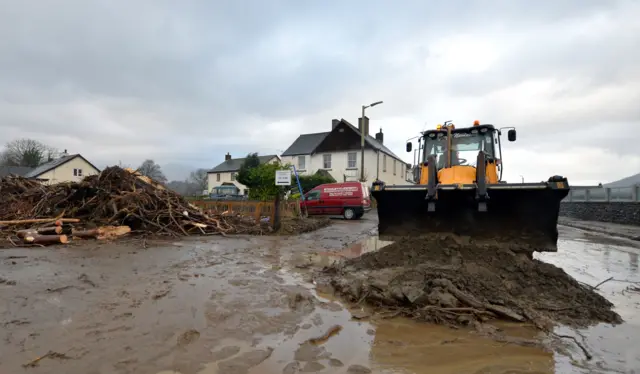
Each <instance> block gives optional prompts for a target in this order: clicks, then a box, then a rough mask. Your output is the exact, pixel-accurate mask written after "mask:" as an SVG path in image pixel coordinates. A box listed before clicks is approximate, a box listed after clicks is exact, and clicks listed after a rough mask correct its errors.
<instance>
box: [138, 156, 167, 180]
mask: <svg viewBox="0 0 640 374" xmlns="http://www.w3.org/2000/svg"><path fill="white" fill-rule="evenodd" d="M137 171H138V172H139V173H140V174H142V175H144V176H147V177H149V178H151V179H154V180H156V181H157V182H160V183H165V182H166V181H167V177H165V176H164V173H163V172H162V168H160V165H158V164H156V163H155V162H154V161H153V160H144V162H143V163H142V165H140V167H138V170H137Z"/></svg>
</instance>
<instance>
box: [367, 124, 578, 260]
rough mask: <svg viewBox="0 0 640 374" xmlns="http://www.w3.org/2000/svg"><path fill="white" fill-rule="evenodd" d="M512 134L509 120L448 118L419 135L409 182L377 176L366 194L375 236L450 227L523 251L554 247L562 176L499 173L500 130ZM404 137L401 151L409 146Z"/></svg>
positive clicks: (563, 184)
mask: <svg viewBox="0 0 640 374" xmlns="http://www.w3.org/2000/svg"><path fill="white" fill-rule="evenodd" d="M505 129H506V130H508V131H507V138H508V140H509V141H511V142H513V141H515V140H516V130H515V128H513V127H508V128H500V129H498V128H496V127H494V126H493V125H490V124H480V122H479V121H475V122H474V123H473V125H472V126H466V127H456V126H455V125H454V124H453V123H451V121H447V122H445V123H444V124H442V125H438V126H437V127H436V128H435V129H434V130H427V131H424V132H421V134H420V135H419V136H418V137H417V138H418V147H417V149H416V150H415V153H416V154H417V159H418V160H417V162H416V163H415V164H416V167H415V168H414V184H410V183H408V184H407V185H386V184H385V183H384V182H382V181H375V182H374V183H373V185H372V188H371V194H372V196H373V197H374V198H375V200H376V203H377V210H378V219H379V224H378V233H379V235H381V236H388V237H397V236H401V237H402V236H405V237H406V236H416V235H417V236H421V235H425V234H426V235H428V234H431V233H453V234H457V235H461V236H468V237H470V238H471V239H474V240H475V239H489V240H491V241H498V242H502V243H507V244H508V245H509V246H519V247H523V246H524V247H526V248H521V249H522V250H523V251H526V252H530V251H531V253H532V251H538V252H556V251H557V241H558V229H557V223H558V215H559V212H560V202H561V200H562V199H563V198H564V197H565V196H567V194H568V193H569V183H568V181H567V179H566V178H564V177H561V176H553V177H551V178H549V180H548V181H546V182H540V183H524V181H523V182H522V183H507V182H505V181H502V172H503V169H504V166H503V163H502V146H501V139H500V137H501V135H502V131H503V130H505ZM412 148H413V146H412V142H411V141H408V142H407V152H411V151H412Z"/></svg>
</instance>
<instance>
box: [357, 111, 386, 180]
mask: <svg viewBox="0 0 640 374" xmlns="http://www.w3.org/2000/svg"><path fill="white" fill-rule="evenodd" d="M378 104H382V101H376V102H375V103H371V104H369V105H363V106H362V119H361V121H362V122H361V125H360V126H361V128H360V181H361V182H364V131H365V128H364V118H365V117H364V110H365V109H367V108H370V107H374V106H376V105H378Z"/></svg>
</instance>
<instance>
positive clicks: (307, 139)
mask: <svg viewBox="0 0 640 374" xmlns="http://www.w3.org/2000/svg"><path fill="white" fill-rule="evenodd" d="M340 122H342V123H344V124H346V125H347V126H349V127H350V128H351V129H352V130H353V131H355V132H356V134H358V136H361V135H360V130H358V128H357V127H355V126H354V125H352V124H351V123H349V122H348V121H347V120H345V119H344V118H343V119H340ZM330 133H331V131H327V132H319V133H315V134H303V135H300V136H299V137H298V139H296V140H295V141H294V142H293V144H291V146H290V147H289V148H287V150H286V151H284V153H283V154H282V155H283V156H296V155H308V154H312V153H313V151H315V149H316V148H317V147H318V146H319V145H320V143H322V141H323V140H324V139H325V138H326V137H327V135H329V134H330ZM365 141H366V142H367V144H369V145H370V146H371V147H373V148H374V149H377V150H379V151H381V152H384V153H386V154H388V155H389V156H391V157H393V158H396V159H398V160H400V161H402V159H401V158H400V157H398V156H397V155H396V154H395V153H393V152H391V150H390V149H389V148H387V147H386V146H385V145H384V144H382V143H380V142H378V141H377V140H376V138H374V137H372V136H371V135H367V136H366V137H365ZM403 162H404V161H403Z"/></svg>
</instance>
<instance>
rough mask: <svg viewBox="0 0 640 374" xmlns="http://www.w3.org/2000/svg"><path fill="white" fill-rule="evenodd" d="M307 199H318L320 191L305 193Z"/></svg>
mask: <svg viewBox="0 0 640 374" xmlns="http://www.w3.org/2000/svg"><path fill="white" fill-rule="evenodd" d="M307 200H320V191H311V192H309V193H308V194H307Z"/></svg>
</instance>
